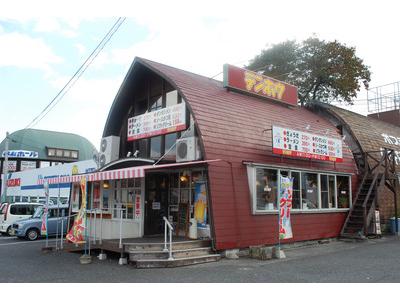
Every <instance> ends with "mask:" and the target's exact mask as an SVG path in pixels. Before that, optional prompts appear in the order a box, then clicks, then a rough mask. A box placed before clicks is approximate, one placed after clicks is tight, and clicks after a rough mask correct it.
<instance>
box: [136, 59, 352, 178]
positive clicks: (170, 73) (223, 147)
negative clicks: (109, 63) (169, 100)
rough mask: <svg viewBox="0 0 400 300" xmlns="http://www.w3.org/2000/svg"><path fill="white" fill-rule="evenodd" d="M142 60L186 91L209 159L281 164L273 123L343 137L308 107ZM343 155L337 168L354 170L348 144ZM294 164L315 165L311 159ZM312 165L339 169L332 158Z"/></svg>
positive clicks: (186, 97)
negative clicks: (235, 89) (274, 145)
mask: <svg viewBox="0 0 400 300" xmlns="http://www.w3.org/2000/svg"><path fill="white" fill-rule="evenodd" d="M140 61H142V62H143V63H144V64H145V65H147V66H149V67H150V68H152V69H153V70H155V71H156V72H158V73H159V74H160V75H163V77H164V78H165V79H167V80H168V79H169V80H170V83H171V84H172V85H174V86H176V88H177V89H178V90H179V91H180V92H181V95H182V96H183V97H184V99H185V100H186V102H187V104H188V106H189V107H190V109H191V111H192V112H193V117H194V119H195V121H196V123H197V126H198V130H199V133H200V137H201V141H202V142H203V145H204V151H205V156H206V157H205V159H220V158H225V159H229V160H230V161H232V162H242V161H243V160H250V161H254V162H271V160H272V161H274V162H275V163H279V162H280V158H279V157H277V156H276V155H272V153H271V149H272V138H271V127H272V125H277V126H281V127H288V128H292V129H297V130H300V131H306V129H305V127H306V125H310V126H311V129H310V132H312V133H315V134H318V135H328V136H330V137H335V138H338V139H341V136H340V135H339V134H338V133H337V132H336V128H335V127H334V126H333V125H332V124H331V123H329V122H328V121H327V120H324V119H322V118H321V117H320V116H318V115H317V114H314V113H312V112H311V111H309V110H307V109H305V108H303V107H300V106H298V107H288V106H283V105H281V104H278V103H276V102H275V101H273V100H271V101H268V100H265V99H260V98H256V97H252V96H248V95H244V94H239V93H236V92H231V91H227V90H226V89H225V88H223V86H222V82H220V81H217V80H213V79H210V78H207V77H204V76H200V75H196V74H193V73H190V72H187V71H183V70H180V69H176V68H173V67H170V66H166V65H163V64H160V63H156V62H152V61H149V60H145V59H140ZM327 130H329V131H328V134H326V131H327ZM343 156H344V162H343V163H341V164H337V165H336V168H337V170H340V171H344V172H354V165H353V162H352V155H351V153H350V150H349V148H348V147H347V145H345V144H343ZM293 161H294V160H293ZM285 163H287V162H285ZM295 163H297V164H300V165H305V166H309V164H310V163H309V161H307V160H296V162H295ZM313 166H314V167H318V168H321V169H333V167H334V165H333V163H332V162H325V163H322V162H313Z"/></svg>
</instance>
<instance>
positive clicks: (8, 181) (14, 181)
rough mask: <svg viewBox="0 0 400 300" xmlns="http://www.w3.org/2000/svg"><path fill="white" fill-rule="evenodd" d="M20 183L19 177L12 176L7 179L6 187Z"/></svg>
mask: <svg viewBox="0 0 400 300" xmlns="http://www.w3.org/2000/svg"><path fill="white" fill-rule="evenodd" d="M20 185H21V178H12V179H8V180H7V187H15V186H20Z"/></svg>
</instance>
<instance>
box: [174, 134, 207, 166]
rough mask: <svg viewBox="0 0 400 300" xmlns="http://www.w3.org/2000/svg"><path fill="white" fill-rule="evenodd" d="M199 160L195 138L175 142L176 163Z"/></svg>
mask: <svg viewBox="0 0 400 300" xmlns="http://www.w3.org/2000/svg"><path fill="white" fill-rule="evenodd" d="M200 158H201V152H200V146H199V141H198V139H197V138H196V137H193V136H192V137H187V138H182V139H179V140H177V141H176V162H183V161H191V160H198V159H200Z"/></svg>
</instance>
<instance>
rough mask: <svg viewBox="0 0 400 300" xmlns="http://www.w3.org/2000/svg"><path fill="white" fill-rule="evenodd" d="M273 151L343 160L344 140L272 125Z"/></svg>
mask: <svg viewBox="0 0 400 300" xmlns="http://www.w3.org/2000/svg"><path fill="white" fill-rule="evenodd" d="M272 152H273V153H275V154H281V155H288V156H293V157H303V158H309V159H316V160H325V161H333V162H342V161H343V155H342V141H341V140H340V139H335V138H331V137H327V136H320V135H315V134H312V133H309V132H302V131H298V130H293V129H290V128H282V127H278V126H273V127H272Z"/></svg>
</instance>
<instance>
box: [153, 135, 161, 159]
mask: <svg viewBox="0 0 400 300" xmlns="http://www.w3.org/2000/svg"><path fill="white" fill-rule="evenodd" d="M159 157H161V136H156V137H153V138H151V139H150V158H159Z"/></svg>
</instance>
